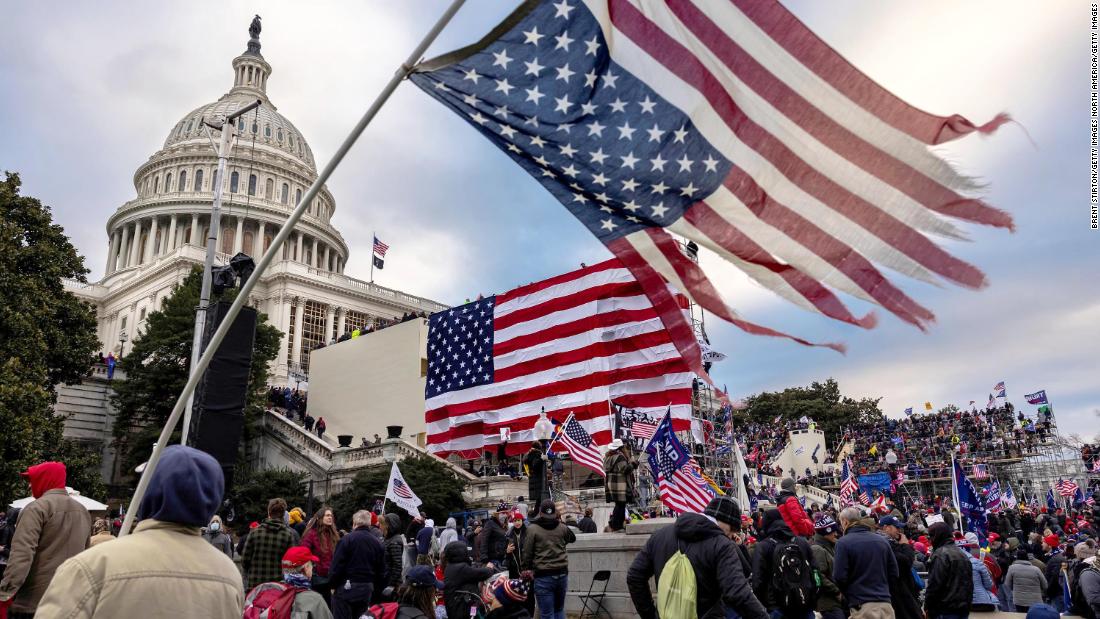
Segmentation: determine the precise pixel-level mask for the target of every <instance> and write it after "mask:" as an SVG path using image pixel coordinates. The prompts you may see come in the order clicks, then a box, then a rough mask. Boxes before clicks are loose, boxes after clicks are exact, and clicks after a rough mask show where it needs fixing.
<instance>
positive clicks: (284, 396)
mask: <svg viewBox="0 0 1100 619" xmlns="http://www.w3.org/2000/svg"><path fill="white" fill-rule="evenodd" d="M308 405H309V396H308V394H307V393H306V392H305V391H300V390H298V389H291V388H290V387H275V386H273V387H271V388H269V389H268V391H267V406H268V408H269V409H276V410H281V411H282V414H283V415H284V416H285V417H286V418H287V419H289V420H291V421H293V422H294V423H297V424H299V425H301V426H302V427H303V428H305V429H306V432H311V433H313V434H316V435H317V438H324V436H325V430H326V429H327V426H328V424H327V423H326V422H325V418H324V417H318V418H316V419H315V418H314V417H313V415H310V414H309V411H308V410H307V408H308Z"/></svg>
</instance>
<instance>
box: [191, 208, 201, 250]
mask: <svg viewBox="0 0 1100 619" xmlns="http://www.w3.org/2000/svg"><path fill="white" fill-rule="evenodd" d="M200 234H202V231H201V230H199V216H198V215H191V245H202V240H201V239H200V238H199V235H200Z"/></svg>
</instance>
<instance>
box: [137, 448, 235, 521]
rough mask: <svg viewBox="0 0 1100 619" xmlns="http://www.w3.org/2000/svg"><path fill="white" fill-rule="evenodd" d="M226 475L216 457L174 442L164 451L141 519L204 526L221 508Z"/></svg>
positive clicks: (150, 486) (147, 492)
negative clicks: (223, 473)
mask: <svg viewBox="0 0 1100 619" xmlns="http://www.w3.org/2000/svg"><path fill="white" fill-rule="evenodd" d="M224 492H225V477H224V476H223V475H222V469H221V466H219V465H218V461H217V460H215V459H214V457H213V456H211V455H210V454H207V453H205V452H202V451H199V450H198V449H195V448H193V447H184V446H182V445H171V446H169V447H167V448H165V450H164V453H163V454H161V457H160V462H158V463H157V468H156V470H155V471H153V478H152V479H151V480H149V488H148V489H147V490H146V491H145V497H144V498H142V500H141V506H140V507H139V508H138V518H140V519H141V520H146V519H149V518H152V519H154V520H160V521H162V522H175V523H177V524H185V525H189V526H193V527H203V526H206V524H207V523H209V522H210V519H211V518H212V517H213V516H214V514H215V513H217V511H218V508H219V507H221V503H222V495H223V494H224Z"/></svg>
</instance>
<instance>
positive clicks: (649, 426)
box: [630, 421, 657, 440]
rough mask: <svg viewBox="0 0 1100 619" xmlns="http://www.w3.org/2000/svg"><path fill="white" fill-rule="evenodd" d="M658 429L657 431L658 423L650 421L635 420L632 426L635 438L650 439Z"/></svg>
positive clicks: (631, 430) (631, 429)
mask: <svg viewBox="0 0 1100 619" xmlns="http://www.w3.org/2000/svg"><path fill="white" fill-rule="evenodd" d="M656 431H657V424H655V423H649V422H646V421H635V422H634V423H633V424H632V425H631V426H630V433H631V434H633V435H634V437H635V438H642V439H646V440H648V439H651V438H653V433H654V432H656Z"/></svg>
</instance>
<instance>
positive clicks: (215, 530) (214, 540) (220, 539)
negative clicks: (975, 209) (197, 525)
mask: <svg viewBox="0 0 1100 619" xmlns="http://www.w3.org/2000/svg"><path fill="white" fill-rule="evenodd" d="M202 538H203V539H204V540H206V541H207V542H209V543H210V545H211V546H213V547H214V548H217V549H218V550H220V551H221V552H223V553H225V556H227V557H229V558H230V559H232V558H233V539H232V538H231V537H229V535H228V534H226V532H225V525H224V524H223V523H222V517H221V516H219V515H217V514H215V515H214V517H213V518H211V519H210V524H208V525H206V530H205V531H203V533H202Z"/></svg>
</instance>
